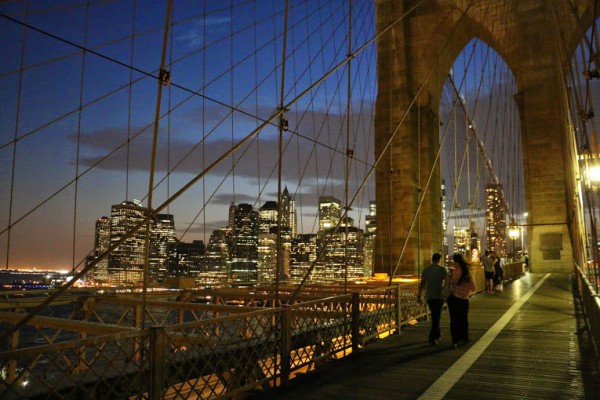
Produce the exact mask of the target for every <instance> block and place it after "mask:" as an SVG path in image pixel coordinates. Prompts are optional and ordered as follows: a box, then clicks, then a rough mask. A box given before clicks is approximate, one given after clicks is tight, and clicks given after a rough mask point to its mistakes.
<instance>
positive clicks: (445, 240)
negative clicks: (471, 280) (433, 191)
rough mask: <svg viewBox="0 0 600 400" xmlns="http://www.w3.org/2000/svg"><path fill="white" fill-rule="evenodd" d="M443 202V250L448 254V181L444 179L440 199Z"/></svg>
mask: <svg viewBox="0 0 600 400" xmlns="http://www.w3.org/2000/svg"><path fill="white" fill-rule="evenodd" d="M440 201H441V202H442V232H443V239H442V240H443V241H442V251H443V253H444V254H448V235H446V230H447V229H448V211H447V210H446V182H444V180H443V179H442V198H441V199H440Z"/></svg>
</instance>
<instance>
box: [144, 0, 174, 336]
mask: <svg viewBox="0 0 600 400" xmlns="http://www.w3.org/2000/svg"><path fill="white" fill-rule="evenodd" d="M172 8H173V0H167V10H166V15H165V27H164V34H163V43H162V52H161V56H160V73H159V79H158V82H157V83H158V90H157V94H156V111H155V113H154V132H153V137H152V152H151V157H150V177H149V179H148V208H147V211H146V213H147V217H146V240H145V242H144V287H143V289H142V315H141V325H142V326H141V328H142V329H144V328H145V322H146V294H147V292H148V273H149V271H148V270H149V265H148V261H149V256H150V228H151V226H152V223H153V221H154V219H155V218H154V217H155V215H154V211H153V210H152V195H153V193H154V170H155V167H156V165H155V164H156V148H157V146H158V127H159V123H160V108H161V103H162V90H163V86H165V84H168V83H169V82H170V76H169V74H170V72H169V71H167V70H165V59H166V58H167V43H168V41H169V27H170V25H171V11H172Z"/></svg>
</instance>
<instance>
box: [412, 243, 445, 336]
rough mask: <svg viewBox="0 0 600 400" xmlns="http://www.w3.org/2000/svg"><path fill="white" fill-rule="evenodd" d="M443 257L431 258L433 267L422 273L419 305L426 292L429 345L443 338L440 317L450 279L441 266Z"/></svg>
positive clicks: (437, 255)
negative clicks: (444, 291) (429, 322)
mask: <svg viewBox="0 0 600 400" xmlns="http://www.w3.org/2000/svg"><path fill="white" fill-rule="evenodd" d="M441 259H442V255H441V254H440V253H435V254H434V255H433V256H432V257H431V265H429V266H428V267H426V268H425V269H424V270H423V272H422V273H421V282H420V283H419V291H418V293H417V301H418V302H419V304H420V303H421V301H422V295H423V290H425V298H426V300H427V306H428V307H429V310H430V311H431V330H430V331H429V343H431V344H433V345H435V344H438V342H439V340H440V338H441V337H442V335H441V333H440V317H441V316H442V306H443V305H444V298H443V296H442V288H443V286H444V283H445V281H446V279H448V270H447V269H446V267H444V266H442V265H440V260H441Z"/></svg>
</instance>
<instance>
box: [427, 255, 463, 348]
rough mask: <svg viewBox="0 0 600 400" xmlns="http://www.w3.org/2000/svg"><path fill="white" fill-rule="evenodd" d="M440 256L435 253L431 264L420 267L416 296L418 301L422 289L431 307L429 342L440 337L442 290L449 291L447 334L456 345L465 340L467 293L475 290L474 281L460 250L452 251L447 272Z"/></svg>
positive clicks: (437, 341) (442, 303)
mask: <svg viewBox="0 0 600 400" xmlns="http://www.w3.org/2000/svg"><path fill="white" fill-rule="evenodd" d="M441 259H442V256H441V254H439V253H435V254H434V255H433V257H432V258H431V261H432V263H431V265H429V266H428V267H427V268H425V269H424V270H423V272H422V274H421V282H420V284H419V291H418V293H417V299H418V300H419V302H420V301H421V298H422V295H423V290H425V298H426V299H427V305H428V306H429V310H430V311H431V330H430V331H429V342H430V343H431V344H438V343H439V340H440V338H441V333H440V317H441V315H442V306H443V305H444V297H445V296H444V294H443V293H442V292H443V291H444V290H448V291H449V295H448V298H447V299H446V301H447V302H448V311H449V313H450V334H451V336H452V345H453V346H454V347H458V346H461V345H463V344H465V343H467V342H468V341H469V320H468V314H469V296H470V294H471V292H474V291H475V283H474V282H473V277H472V276H471V273H470V270H469V266H468V264H467V262H466V261H465V259H464V258H463V256H462V255H461V254H454V256H453V258H452V259H453V261H454V265H453V267H452V268H451V269H450V272H448V271H447V269H446V267H444V266H442V265H441V264H440V261H441Z"/></svg>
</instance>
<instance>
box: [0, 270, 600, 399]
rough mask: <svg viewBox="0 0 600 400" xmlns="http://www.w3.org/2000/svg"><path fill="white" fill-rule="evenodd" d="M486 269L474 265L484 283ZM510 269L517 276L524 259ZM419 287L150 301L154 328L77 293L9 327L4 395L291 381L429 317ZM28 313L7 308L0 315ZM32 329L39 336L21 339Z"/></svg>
mask: <svg viewBox="0 0 600 400" xmlns="http://www.w3.org/2000/svg"><path fill="white" fill-rule="evenodd" d="M480 269H481V268H477V267H475V268H473V275H474V279H475V282H476V286H477V290H478V291H481V290H483V287H484V279H483V273H482V271H480ZM504 271H505V279H506V280H512V279H515V278H517V277H519V276H521V275H522V274H523V273H524V271H525V269H524V264H522V263H516V264H508V265H506V266H504ZM417 288H418V283H416V282H414V283H403V284H399V285H394V286H387V287H379V288H370V289H366V290H360V291H355V292H352V293H348V294H340V295H335V296H330V297H324V298H319V299H314V300H309V301H302V302H298V303H295V304H287V305H285V304H284V305H281V306H279V307H271V308H266V307H249V306H244V305H243V304H242V305H240V306H230V305H224V304H219V305H215V304H198V303H190V302H181V301H179V302H178V301H168V302H167V301H159V300H151V301H147V303H146V306H145V312H146V313H147V315H146V317H147V320H149V321H150V323H151V324H153V325H154V326H152V327H149V328H147V329H141V328H140V325H139V322H140V315H141V312H142V311H141V310H142V307H141V302H140V300H138V299H135V298H128V299H127V298H125V299H124V298H118V297H110V296H103V297H87V298H86V297H84V298H79V299H76V300H74V301H73V304H74V306H73V311H72V312H71V314H70V317H71V318H72V319H71V320H65V319H61V318H56V317H52V316H39V317H35V318H33V319H32V320H31V321H29V323H28V324H27V325H26V326H23V327H22V328H21V329H20V330H19V331H17V332H15V333H14V334H13V335H12V336H11V339H10V340H9V343H8V344H7V345H6V346H5V348H7V351H4V352H2V353H0V367H1V368H2V369H1V370H0V397H2V398H8V399H11V398H14V399H17V398H23V397H26V398H33V399H47V398H64V399H80V398H106V399H114V398H135V399H169V398H177V399H190V398H201V399H227V398H233V397H235V396H237V395H238V394H240V393H242V392H244V391H247V390H250V389H254V388H257V387H263V388H265V389H266V388H269V387H275V386H280V385H285V384H286V382H288V381H289V380H290V379H293V378H294V376H295V375H296V374H298V373H300V372H306V371H309V370H312V369H314V368H317V367H318V366H319V365H321V364H322V363H323V362H325V361H326V360H330V359H336V358H341V357H344V356H347V355H349V354H351V353H352V352H353V351H357V350H358V349H360V348H361V347H364V346H366V345H368V343H369V342H371V341H374V340H377V339H378V338H382V337H385V336H387V335H389V334H392V333H395V332H398V331H399V330H400V328H401V327H402V326H403V325H406V324H410V323H414V322H415V320H417V319H419V318H423V317H425V316H426V312H427V309H426V306H423V305H419V304H418V303H417V298H416V294H417ZM356 289H357V288H356V287H354V288H353V290H356ZM233 295H235V294H233ZM188 299H189V298H188ZM188 299H184V300H188ZM180 300H182V299H180ZM596 300H597V298H596ZM247 303H248V301H246V302H244V304H247ZM267 303H268V302H267ZM61 304H63V303H61ZM263 304H265V302H264V301H263ZM102 307H107V308H108V309H110V311H111V312H113V314H114V315H113V317H112V319H108V318H107V317H106V313H107V311H106V310H107V309H106V308H104V309H103V308H102ZM23 315H24V314H23V313H18V312H13V313H10V312H6V311H4V312H0V322H2V323H4V324H10V323H14V322H16V321H17V320H19V319H20V317H22V316H23ZM32 335H35V336H36V339H35V343H36V344H41V345H36V346H28V347H25V348H20V347H19V340H20V339H21V342H24V339H25V338H26V337H31V336H32ZM21 347H23V346H21Z"/></svg>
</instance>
